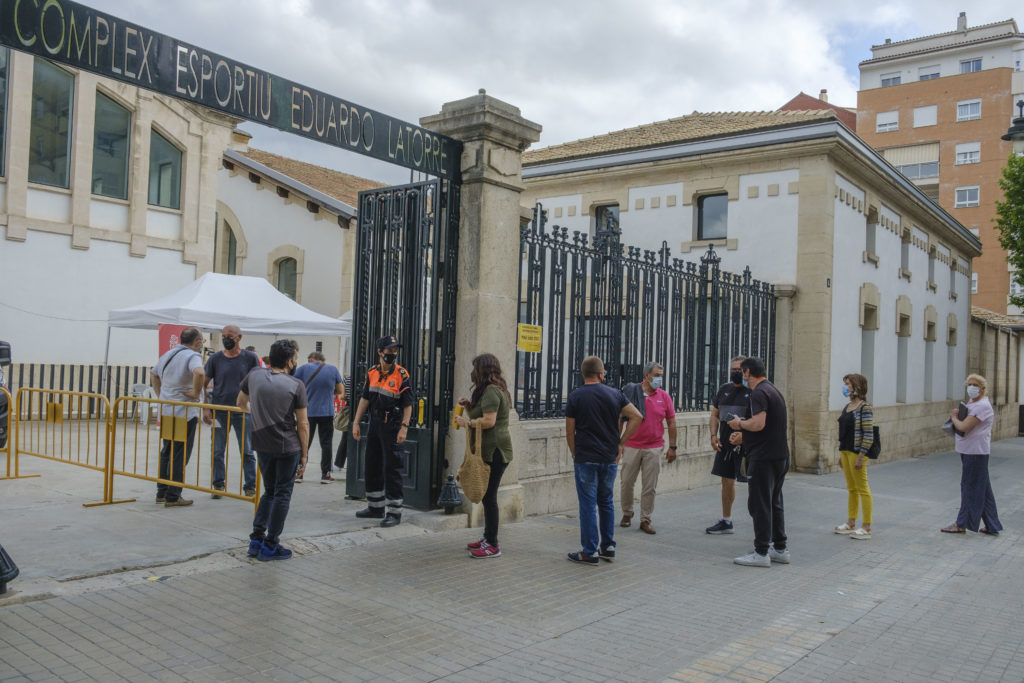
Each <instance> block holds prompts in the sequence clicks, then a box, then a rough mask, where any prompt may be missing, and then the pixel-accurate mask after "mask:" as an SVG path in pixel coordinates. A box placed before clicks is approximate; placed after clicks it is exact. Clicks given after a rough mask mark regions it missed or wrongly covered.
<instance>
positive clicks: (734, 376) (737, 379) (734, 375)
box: [729, 370, 743, 384]
mask: <svg viewBox="0 0 1024 683" xmlns="http://www.w3.org/2000/svg"><path fill="white" fill-rule="evenodd" d="M729 381H730V382H732V383H733V384H743V371H742V370H733V371H732V372H730V373H729Z"/></svg>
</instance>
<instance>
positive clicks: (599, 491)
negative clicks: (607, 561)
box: [573, 462, 619, 555]
mask: <svg viewBox="0 0 1024 683" xmlns="http://www.w3.org/2000/svg"><path fill="white" fill-rule="evenodd" d="M573 467H574V469H575V471H576V496H577V497H578V498H579V501H580V544H581V545H582V546H583V552H585V553H586V554H587V555H593V554H594V553H596V552H597V549H598V547H600V548H601V550H607V549H608V548H614V547H615V538H614V535H615V503H614V502H613V501H612V495H613V493H614V492H615V473H616V472H617V471H618V469H619V466H618V465H616V464H615V463H613V462H611V463H597V462H581V463H576V464H575V465H574V466H573ZM599 528H600V534H599V533H598V531H599Z"/></svg>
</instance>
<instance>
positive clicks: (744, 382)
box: [743, 380, 750, 389]
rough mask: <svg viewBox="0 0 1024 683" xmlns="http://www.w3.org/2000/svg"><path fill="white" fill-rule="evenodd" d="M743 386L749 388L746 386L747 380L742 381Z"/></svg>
mask: <svg viewBox="0 0 1024 683" xmlns="http://www.w3.org/2000/svg"><path fill="white" fill-rule="evenodd" d="M743 386H745V387H746V388H748V389H749V388H750V385H749V384H747V380H743Z"/></svg>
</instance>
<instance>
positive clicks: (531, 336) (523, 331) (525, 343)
mask: <svg viewBox="0 0 1024 683" xmlns="http://www.w3.org/2000/svg"><path fill="white" fill-rule="evenodd" d="M543 332H544V328H543V327H541V326H540V325H527V324H525V323H519V340H518V342H517V343H516V348H517V349H519V350H520V351H528V352H530V353H540V349H541V338H542V336H543Z"/></svg>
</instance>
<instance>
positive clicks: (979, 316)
mask: <svg viewBox="0 0 1024 683" xmlns="http://www.w3.org/2000/svg"><path fill="white" fill-rule="evenodd" d="M971 317H972V318H974V319H975V320H978V321H980V322H985V323H989V324H990V325H995V326H996V327H1003V328H1009V329H1015V330H1020V329H1024V317H1021V316H1019V315H1003V314H1001V313H993V312H992V311H989V310H987V309H984V308H981V307H979V306H971Z"/></svg>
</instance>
